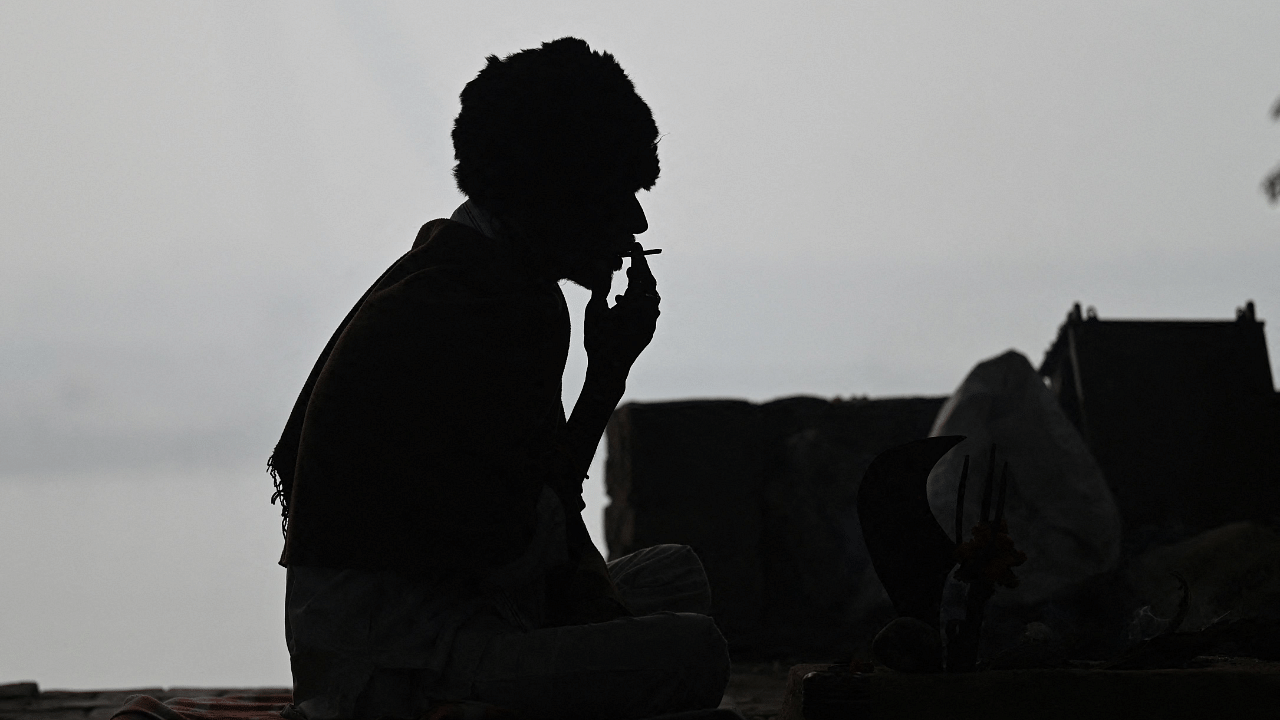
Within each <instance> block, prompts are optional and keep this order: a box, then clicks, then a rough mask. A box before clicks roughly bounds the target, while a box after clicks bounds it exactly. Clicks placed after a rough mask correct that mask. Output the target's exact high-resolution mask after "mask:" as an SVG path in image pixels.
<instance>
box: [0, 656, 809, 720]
mask: <svg viewBox="0 0 1280 720" xmlns="http://www.w3.org/2000/svg"><path fill="white" fill-rule="evenodd" d="M815 667H816V666H815ZM822 667H826V666H822ZM787 678H788V668H787V667H785V666H781V665H777V664H751V665H748V664H736V665H734V666H733V674H732V676H730V678H729V687H728V689H727V690H726V691H725V697H724V701H723V702H722V703H721V707H725V708H730V709H732V710H735V711H737V712H738V713H739V714H741V715H742V716H743V717H744V718H745V719H746V720H774V719H775V718H777V717H778V715H779V714H780V713H781V712H782V703H783V694H784V691H785V690H786V686H787ZM288 692H291V688H191V687H188V688H181V687H175V688H158V687H151V688H136V689H131V690H87V691H84V690H82V691H73V690H45V691H43V692H41V691H40V688H39V687H38V686H37V685H36V683H13V684H9V685H0V720H109V718H110V717H111V716H112V715H113V714H115V712H116V711H117V710H119V709H120V708H121V706H123V705H124V703H125V699H126V698H128V697H130V696H131V695H150V696H151V697H154V698H156V699H157V700H161V701H165V700H170V699H173V698H180V697H186V698H192V697H206V698H207V697H227V696H245V695H250V696H253V695H275V694H279V693H288Z"/></svg>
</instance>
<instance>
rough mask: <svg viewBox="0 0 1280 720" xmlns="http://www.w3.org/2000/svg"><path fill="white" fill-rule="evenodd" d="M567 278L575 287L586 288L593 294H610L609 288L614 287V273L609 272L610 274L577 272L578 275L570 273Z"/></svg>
mask: <svg viewBox="0 0 1280 720" xmlns="http://www.w3.org/2000/svg"><path fill="white" fill-rule="evenodd" d="M566 277H567V279H568V280H569V282H571V283H573V284H574V285H578V286H580V287H584V288H586V289H588V290H590V291H591V292H596V291H597V290H603V291H604V292H608V291H609V288H610V287H612V286H613V273H612V272H608V273H601V272H577V273H570V274H569V275H567V276H566Z"/></svg>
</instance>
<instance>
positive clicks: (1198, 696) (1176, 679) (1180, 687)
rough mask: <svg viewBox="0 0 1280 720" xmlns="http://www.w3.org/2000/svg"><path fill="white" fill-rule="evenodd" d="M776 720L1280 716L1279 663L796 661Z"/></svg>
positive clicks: (1045, 719) (1245, 661)
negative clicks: (856, 665) (913, 670)
mask: <svg viewBox="0 0 1280 720" xmlns="http://www.w3.org/2000/svg"><path fill="white" fill-rule="evenodd" d="M788 680H789V682H788V690H787V696H786V700H785V703H786V704H785V707H784V708H783V712H782V718H783V719H784V720H835V719H836V718H840V720H859V719H862V718H866V719H868V720H886V719H889V718H893V719H895V720H896V719H899V718H901V719H903V720H906V719H911V720H918V719H922V718H946V719H947V720H952V719H954V720H964V719H967V718H974V719H975V720H976V719H978V718H981V719H982V720H1004V719H1005V718H1008V719H1010V720H1013V719H1015V718H1016V719H1019V720H1020V719H1022V718H1036V720H1079V718H1090V719H1099V718H1160V719H1161V720H1170V719H1177V718H1188V719H1190V718H1195V719H1196V720H1202V719H1203V718H1222V719H1224V720H1225V719H1229V718H1255V717H1256V718H1261V717H1280V663H1268V662H1260V661H1255V660H1250V659H1229V660H1223V661H1221V662H1217V663H1215V664H1214V665H1211V666H1209V667H1203V668H1196V669H1187V670H1133V671H1124V670H1091V669H1067V670H1001V671H991V672H978V673H966V674H955V675H948V674H945V673H943V674H929V675H923V674H922V675H911V674H904V673H895V672H892V671H888V670H882V669H879V668H877V671H876V672H873V673H853V672H850V671H849V670H848V668H847V667H842V666H831V665H797V666H795V667H793V668H792V669H791V673H790V677H789V679H788Z"/></svg>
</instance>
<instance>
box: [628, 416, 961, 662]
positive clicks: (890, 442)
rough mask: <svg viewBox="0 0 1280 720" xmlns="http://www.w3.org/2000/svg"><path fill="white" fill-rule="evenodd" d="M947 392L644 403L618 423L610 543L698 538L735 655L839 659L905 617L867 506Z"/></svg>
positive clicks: (631, 545) (716, 611)
mask: <svg viewBox="0 0 1280 720" xmlns="http://www.w3.org/2000/svg"><path fill="white" fill-rule="evenodd" d="M944 400H945V398H940V397H939V398H892V399H883V400H868V399H853V400H839V399H837V400H825V399H821V398H814V397H794V398H785V399H782V400H776V401H773V402H769V403H764V404H754V403H748V402H743V401H733V400H698V401H682V402H666V403H631V404H628V405H625V406H623V407H621V408H619V409H618V411H617V412H616V413H615V414H614V417H613V419H612V421H611V422H610V425H609V429H608V453H609V454H608V460H607V464H606V487H607V489H608V492H609V496H610V498H611V500H612V503H611V504H610V506H609V507H608V508H606V510H605V532H606V538H607V541H608V544H609V554H610V556H611V557H617V556H620V555H624V554H626V553H629V552H632V551H634V550H637V549H640V548H643V547H647V546H650V545H656V544H660V543H682V544H687V545H690V546H692V547H693V548H694V550H695V551H697V553H698V555H699V557H701V558H702V561H703V564H704V565H705V566H706V569H707V575H708V577H709V578H710V581H711V585H712V593H713V615H714V616H715V617H716V620H717V623H718V624H719V625H720V628H721V630H722V631H723V632H724V633H725V636H726V638H728V640H729V643H730V648H731V650H732V651H733V653H734V655H735V658H742V659H765V658H806V659H817V660H823V659H836V658H840V657H847V656H849V655H851V654H852V653H854V652H855V651H856V649H858V648H860V647H863V646H865V644H866V643H867V642H868V641H869V639H870V637H871V636H872V635H874V633H875V632H876V631H877V630H879V628H880V627H881V626H882V625H883V624H884V623H885V622H887V621H888V620H889V619H891V618H892V617H893V609H892V606H891V605H890V604H889V601H888V597H887V596H886V595H885V593H884V590H883V588H882V587H881V586H880V583H879V580H878V579H877V578H876V576H875V572H874V570H873V569H872V568H871V564H870V560H869V559H868V558H867V554H866V548H865V546H864V545H863V541H862V530H861V527H860V525H859V523H858V516H857V511H856V507H855V499H856V497H857V490H858V483H859V482H861V480H862V475H863V473H864V472H865V471H866V468H867V466H868V465H869V464H870V463H871V461H872V460H873V459H874V458H875V456H876V455H878V454H879V453H881V452H882V451H884V450H887V449H889V448H891V447H894V446H896V445H901V444H903V443H906V442H909V441H911V440H916V439H919V438H923V437H926V436H927V435H928V434H929V428H930V425H931V424H932V423H933V420H934V417H935V416H936V415H937V412H938V409H939V408H940V407H941V406H942V403H943V401H944Z"/></svg>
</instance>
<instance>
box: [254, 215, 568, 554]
mask: <svg viewBox="0 0 1280 720" xmlns="http://www.w3.org/2000/svg"><path fill="white" fill-rule="evenodd" d="M523 268H524V266H523V264H522V263H520V262H519V261H518V258H517V256H516V254H515V252H514V249H513V248H512V246H511V245H510V244H509V243H506V242H505V241H501V240H495V239H491V238H488V237H485V236H484V235H482V234H480V233H479V232H476V231H475V230H472V229H471V228H468V227H466V226H465V225H461V224H459V223H456V222H453V221H450V220H434V221H432V222H429V223H427V224H426V225H424V226H423V227H422V230H421V231H420V232H419V233H418V237H417V239H416V240H415V241H414V244H413V249H412V250H410V251H409V252H408V253H406V254H405V255H404V256H403V257H401V258H400V259H399V260H398V261H396V263H395V264H394V265H392V266H391V267H390V268H389V269H388V270H387V271H386V272H385V273H384V274H383V275H382V277H380V278H379V279H378V281H377V282H376V283H374V285H373V287H372V288H370V289H369V291H368V292H366V293H365V296H364V297H363V298H361V300H360V301H359V302H358V303H357V304H356V306H355V307H354V308H352V310H351V312H350V313H348V315H347V318H346V319H345V320H344V321H343V323H342V325H341V326H339V328H338V330H337V331H336V332H335V333H334V335H333V338H332V339H331V340H330V341H329V344H328V346H326V347H325V349H324V352H323V353H322V354H321V356H320V359H319V360H318V361H317V362H316V365H315V368H314V369H313V370H312V372H311V376H310V377H309V378H308V379H307V383H306V385H305V386H304V387H303V389H302V392H301V394H300V395H299V397H298V400H297V403H296V404H295V405H294V408H293V413H292V415H291V416H290V418H289V422H288V424H287V425H286V427H285V430H284V434H283V435H282V437H281V439H280V443H279V444H278V445H277V446H276V450H275V453H274V454H273V456H272V461H271V464H272V469H273V471H274V472H275V473H276V474H277V476H278V482H279V483H280V486H281V488H280V489H281V491H282V494H283V497H285V498H287V499H288V501H289V502H288V525H287V533H286V541H285V548H284V553H283V554H282V556H281V558H280V564H281V565H285V566H288V565H291V564H303V565H320V566H325V567H334V568H365V569H390V570H398V571H424V572H438V571H449V570H459V569H467V570H472V571H479V570H483V569H485V568H492V567H494V566H496V565H499V564H501V563H504V562H507V561H509V560H511V559H513V558H515V557H517V556H518V555H519V554H520V553H521V552H522V551H523V550H524V548H525V546H526V545H527V544H528V542H529V539H530V537H531V536H532V532H533V529H534V523H535V522H536V506H537V502H538V497H539V494H540V492H541V489H542V485H543V484H544V483H548V484H551V485H552V486H553V489H557V490H562V489H561V488H557V487H556V484H557V481H556V479H555V478H554V477H552V476H553V475H554V474H555V472H556V470H555V467H556V466H557V461H556V457H555V456H556V453H557V448H558V447H562V445H561V442H562V441H561V438H562V436H563V433H564V427H565V417H564V408H563V406H562V404H561V400H560V383H561V375H562V373H563V371H564V364H565V358H566V356H567V353H568V347H569V314H568V309H567V307H566V306H565V302H564V296H563V295H562V294H561V292H560V288H559V286H558V285H557V284H556V283H555V282H552V281H548V280H536V279H534V278H533V277H531V276H530V275H529V274H528V273H527V272H526V271H525V270H524V269H523ZM561 465H562V464H561ZM559 484H564V483H562V482H561V483H559ZM575 485H576V483H575ZM562 498H564V495H563V494H562ZM565 499H568V498H565ZM578 502H580V501H579V500H578V499H577V497H576V495H575V497H574V498H573V504H575V505H576V504H577V503H578ZM578 524H581V523H580V522H579V523H578Z"/></svg>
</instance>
